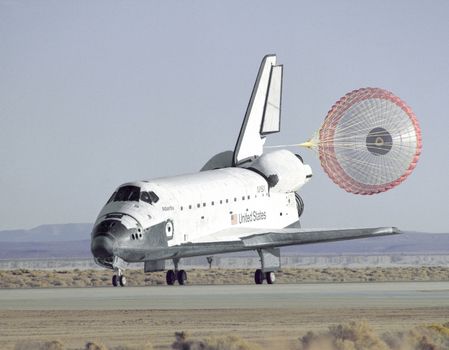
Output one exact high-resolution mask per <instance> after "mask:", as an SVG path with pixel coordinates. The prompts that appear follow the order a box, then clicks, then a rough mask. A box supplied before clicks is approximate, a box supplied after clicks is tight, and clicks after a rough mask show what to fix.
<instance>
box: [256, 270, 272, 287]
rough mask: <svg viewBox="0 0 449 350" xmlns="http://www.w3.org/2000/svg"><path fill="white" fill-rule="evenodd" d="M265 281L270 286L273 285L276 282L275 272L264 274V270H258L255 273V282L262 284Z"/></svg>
mask: <svg viewBox="0 0 449 350" xmlns="http://www.w3.org/2000/svg"><path fill="white" fill-rule="evenodd" d="M265 280H266V281H267V283H268V284H273V283H274V282H275V281H276V275H275V273H274V271H268V272H263V271H262V269H257V270H256V272H255V273H254V282H255V283H256V284H262V283H263V281H265Z"/></svg>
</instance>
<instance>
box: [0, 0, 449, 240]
mask: <svg viewBox="0 0 449 350" xmlns="http://www.w3.org/2000/svg"><path fill="white" fill-rule="evenodd" d="M267 53H276V54H277V55H278V61H279V62H280V63H283V64H284V87H283V91H284V95H283V115H282V118H283V120H282V123H283V125H282V131H281V133H280V134H278V135H274V136H272V137H270V139H269V140H268V141H267V144H271V145H275V144H280V143H294V142H300V141H304V140H305V139H307V138H308V137H309V136H311V135H312V134H313V133H314V131H315V130H317V129H318V128H319V126H320V125H321V123H322V121H323V119H324V117H325V115H326V113H327V111H328V110H329V108H330V107H331V105H332V104H333V103H334V102H335V101H336V100H337V99H339V98H340V97H341V96H342V95H344V94H345V93H347V92H349V91H350V90H353V89H356V88H359V87H366V86H375V87H382V88H385V89H388V90H390V91H393V92H394V93H395V94H397V95H398V96H400V97H401V98H402V99H404V100H405V101H406V102H407V103H408V104H409V105H410V106H411V107H412V108H413V110H414V111H415V113H416V115H417V116H418V118H419V120H420V123H421V127H422V132H423V143H424V146H423V153H422V156H421V159H420V161H419V163H418V166H417V168H416V170H415V172H414V173H413V174H412V175H411V176H410V177H409V178H408V179H407V180H406V181H405V182H404V183H403V184H402V185H400V186H399V187H398V188H395V189H393V190H391V191H389V192H387V193H384V194H380V195H377V196H368V197H366V196H356V195H352V194H348V193H346V192H344V191H343V190H341V189H340V188H338V187H337V186H336V185H334V184H333V183H332V181H331V180H330V179H328V178H327V176H326V175H325V174H324V172H323V171H322V169H321V166H320V164H319V161H318V160H317V158H316V156H315V155H314V154H313V153H312V152H309V151H307V150H301V151H300V153H301V154H302V155H303V157H304V159H305V161H306V162H307V163H309V164H310V165H311V166H312V168H313V170H314V177H313V179H312V181H311V182H309V183H308V184H307V185H306V186H305V187H304V188H303V190H302V196H303V198H304V201H305V204H306V208H305V211H304V215H303V225H304V226H305V227H317V226H324V227H330V226H377V225H396V226H398V227H400V228H403V229H407V230H422V231H436V232H439V231H446V232H447V231H449V140H448V133H449V113H448V107H447V103H449V1H442V0H440V1H427V2H426V1H410V0H407V1H353V0H351V1H221V2H218V1H176V2H175V1H59V0H58V1H8V0H0V193H1V197H0V199H1V200H0V229H9V228H30V227H33V226H36V225H39V224H44V223H68V222H93V221H94V219H95V217H96V215H97V214H98V211H99V210H100V208H101V206H102V205H103V204H104V202H105V201H106V200H107V198H108V197H109V195H110V194H111V193H112V192H113V190H114V188H115V187H116V186H118V185H119V184H120V183H123V182H126V181H131V180H138V179H150V178H153V177H160V176H168V175H176V174H179V173H186V172H195V171H197V170H198V169H200V168H201V166H202V165H203V164H204V163H205V162H206V161H207V160H208V159H209V158H210V157H211V156H213V155H214V154H215V153H218V152H220V151H223V150H228V149H233V147H234V145H235V141H236V138H237V135H238V132H239V129H240V125H241V121H242V118H243V115H244V112H245V109H246V106H247V103H248V99H249V95H250V92H251V89H252V86H253V83H254V79H255V76H256V73H257V70H258V66H259V64H260V60H261V59H262V57H263V55H265V54H267Z"/></svg>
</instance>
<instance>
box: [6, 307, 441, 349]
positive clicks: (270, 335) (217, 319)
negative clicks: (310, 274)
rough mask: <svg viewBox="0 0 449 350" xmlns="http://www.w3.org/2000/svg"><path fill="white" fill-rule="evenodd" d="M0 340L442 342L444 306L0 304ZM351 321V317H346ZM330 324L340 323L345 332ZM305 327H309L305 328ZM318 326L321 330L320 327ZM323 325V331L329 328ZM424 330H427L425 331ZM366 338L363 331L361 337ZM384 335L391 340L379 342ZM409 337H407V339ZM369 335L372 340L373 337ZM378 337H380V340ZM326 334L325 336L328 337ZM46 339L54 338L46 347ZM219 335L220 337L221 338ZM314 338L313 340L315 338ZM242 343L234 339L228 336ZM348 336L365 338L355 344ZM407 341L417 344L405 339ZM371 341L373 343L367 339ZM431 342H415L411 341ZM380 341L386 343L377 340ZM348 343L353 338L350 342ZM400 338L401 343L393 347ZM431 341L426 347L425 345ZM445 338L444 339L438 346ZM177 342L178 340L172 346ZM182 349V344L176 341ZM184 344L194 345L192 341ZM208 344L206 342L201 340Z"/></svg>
mask: <svg viewBox="0 0 449 350" xmlns="http://www.w3.org/2000/svg"><path fill="white" fill-rule="evenodd" d="M0 319H1V322H0V329H1V331H0V332H1V333H2V334H1V339H2V340H1V342H2V345H1V348H2V349H16V350H19V349H20V350H25V349H26V350H30V349H48V350H50V349H52V350H58V349H85V348H86V349H89V350H92V349H95V348H94V347H92V348H89V347H88V346H87V344H88V343H89V342H91V343H95V344H98V345H100V344H104V346H105V347H104V348H106V347H107V348H108V349H117V350H119V349H122V350H123V349H170V348H171V345H172V344H173V343H174V341H175V337H174V335H175V332H186V333H187V334H188V335H189V336H188V338H187V339H192V340H203V341H206V342H208V341H209V342H211V339H212V341H213V340H214V339H213V338H215V339H217V338H222V339H223V338H224V339H225V340H226V338H227V337H229V336H232V337H235V338H234V340H231V341H229V340H228V342H230V343H231V344H233V346H228V347H221V348H220V347H217V348H216V349H217V350H218V349H221V350H227V349H235V350H237V349H242V350H243V349H258V348H261V349H287V350H289V349H308V350H318V349H320V350H329V349H336V350H349V349H364V350H365V349H366V350H387V349H394V350H412V349H419V350H421V349H422V350H424V349H426V350H437V349H441V350H447V349H448V348H449V325H448V324H446V325H445V326H443V325H444V324H445V323H446V322H448V321H449V308H447V307H446V308H439V307H435V308H416V309H413V308H412V309H401V308H397V309H391V308H358V309H345V308H343V309H339V308H337V309H316V310H309V311H304V310H301V309H295V308H293V309H291V310H288V312H286V310H284V309H279V310H276V309H271V308H270V309H257V310H251V309H219V310H193V311H192V310H113V311H89V310H83V311H17V310H16V311H0ZM354 321H355V322H356V323H354V324H351V322H354ZM330 327H334V328H335V327H346V328H347V329H346V331H345V332H346V333H347V334H346V335H345V334H340V335H338V332H337V334H336V331H335V330H331V331H329V328H330ZM309 332H313V334H311V333H309ZM323 333H324V334H323ZM329 333H330V334H329ZM427 333H429V334H427ZM320 334H323V335H322V336H323V337H324V338H325V337H326V336H329V335H331V336H333V337H336V338H337V339H333V340H336V341H337V342H338V341H344V340H346V343H347V344H346V345H345V346H346V347H344V346H341V347H339V346H338V345H336V346H335V347H328V348H320V347H316V344H315V347H313V346H314V345H313V341H310V342H309V343H310V344H309V345H307V344H308V343H307V340H306V339H307V338H306V339H303V337H307V336H309V338H310V339H313V338H319V336H320ZM367 337H368V338H372V339H366V338H367ZM388 337H389V338H390V340H392V339H393V338H394V339H395V340H394V344H396V345H394V344H393V340H392V343H391V346H389V345H383V346H381V345H379V344H378V343H381V342H384V343H385V340H386V339H388ZM408 338H411V339H408ZM373 339H374V340H373ZM384 339H385V340H384ZM333 340H330V341H331V342H332V341H333ZM51 341H55V342H58V343H60V344H62V346H60V347H54V348H52V347H49V346H48V344H49V342H51ZM222 341H223V340H222ZM319 341H320V340H319V339H317V340H316V342H317V343H319ZM242 342H243V343H245V344H246V345H247V346H241V347H238V346H236V344H239V343H240V344H241V343H242ZM351 342H352V343H362V344H363V342H365V344H364V345H363V347H351ZM408 342H410V344H413V342H415V343H416V344H418V345H416V344H415V345H416V346H415V345H413V347H411V346H412V345H410V347H406V345H404V344H407V343H408ZM371 343H373V344H371ZM427 343H428V344H434V345H429V347H424V346H422V347H418V346H420V345H419V344H427ZM385 344H388V343H385ZM352 345H354V344H352ZM401 346H402V347H401ZM432 346H434V347H432ZM444 346H446V347H444ZM180 349H181V347H180ZM182 349H190V348H189V347H183V348H182ZM192 349H200V348H193V347H192ZM203 349H214V347H210V348H207V347H206V348H203Z"/></svg>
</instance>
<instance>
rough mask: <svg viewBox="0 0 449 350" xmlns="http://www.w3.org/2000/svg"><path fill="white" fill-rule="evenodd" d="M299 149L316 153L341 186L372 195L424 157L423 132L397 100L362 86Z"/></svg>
mask: <svg viewBox="0 0 449 350" xmlns="http://www.w3.org/2000/svg"><path fill="white" fill-rule="evenodd" d="M300 146H303V147H307V148H311V149H314V150H316V151H317V153H318V156H319V159H320V162H321V165H322V167H323V169H324V171H325V172H326V173H327V175H328V176H329V177H330V178H331V179H332V181H334V182H335V183H336V184H337V185H338V186H340V187H341V188H343V189H344V190H346V191H348V192H351V193H355V194H364V195H371V194H375V193H380V192H385V191H388V190H389V189H392V188H393V187H395V186H397V185H399V184H400V183H401V182H402V181H404V180H405V179H406V178H407V176H408V175H410V173H411V172H412V171H413V169H414V168H415V166H416V163H417V161H418V158H419V155H420V153H421V147H422V140H421V129H420V127H419V124H418V120H417V118H416V116H415V114H414V113H413V111H412V110H411V109H410V107H408V106H407V105H406V104H405V102H403V101H402V100H401V99H399V98H398V97H397V96H395V95H394V94H392V93H391V92H389V91H386V90H383V89H379V88H363V89H359V90H354V91H352V92H350V93H348V94H346V95H345V96H344V97H342V98H341V99H340V100H339V101H338V102H337V103H335V105H334V106H333V107H332V108H331V109H330V111H329V112H328V113H327V116H326V118H325V120H324V123H323V125H322V126H321V128H320V129H319V131H318V132H317V133H316V135H315V136H314V137H313V138H312V139H310V140H309V141H307V142H305V143H302V144H300Z"/></svg>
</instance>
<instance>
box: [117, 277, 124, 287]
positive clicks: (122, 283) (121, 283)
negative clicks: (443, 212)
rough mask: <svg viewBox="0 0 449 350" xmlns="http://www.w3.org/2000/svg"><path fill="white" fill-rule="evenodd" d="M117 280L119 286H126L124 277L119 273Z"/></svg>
mask: <svg viewBox="0 0 449 350" xmlns="http://www.w3.org/2000/svg"><path fill="white" fill-rule="evenodd" d="M118 282H119V283H120V287H124V286H126V277H125V276H123V275H120V277H119V278H118Z"/></svg>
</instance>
